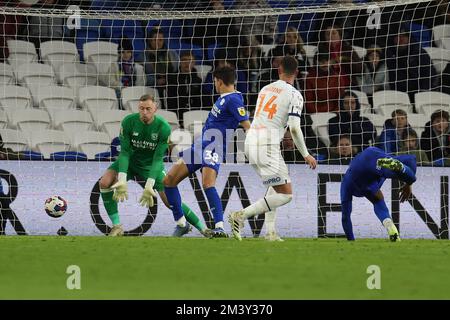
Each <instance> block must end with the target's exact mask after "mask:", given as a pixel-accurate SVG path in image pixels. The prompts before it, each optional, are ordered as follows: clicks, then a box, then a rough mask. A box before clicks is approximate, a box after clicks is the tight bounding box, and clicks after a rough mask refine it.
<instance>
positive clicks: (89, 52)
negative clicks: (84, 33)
mask: <svg viewBox="0 0 450 320" xmlns="http://www.w3.org/2000/svg"><path fill="white" fill-rule="evenodd" d="M83 54H84V61H86V63H91V64H92V65H94V66H95V68H96V69H97V73H99V74H100V73H105V72H107V71H108V69H109V67H110V66H111V63H113V62H115V61H117V59H118V56H119V53H118V45H117V44H116V43H112V42H108V41H93V42H86V43H85V44H84V45H83Z"/></svg>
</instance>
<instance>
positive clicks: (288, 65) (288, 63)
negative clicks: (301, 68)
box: [280, 56, 298, 76]
mask: <svg viewBox="0 0 450 320" xmlns="http://www.w3.org/2000/svg"><path fill="white" fill-rule="evenodd" d="M280 65H281V66H282V67H283V71H284V73H286V74H287V75H290V76H291V75H294V74H295V72H296V71H297V69H298V62H297V59H295V58H294V57H292V56H284V57H283V59H282V60H281V64H280Z"/></svg>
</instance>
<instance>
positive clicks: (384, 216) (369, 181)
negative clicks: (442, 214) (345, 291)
mask: <svg viewBox="0 0 450 320" xmlns="http://www.w3.org/2000/svg"><path fill="white" fill-rule="evenodd" d="M415 174H416V156H414V155H401V156H389V155H388V154H386V153H385V152H384V151H383V150H381V149H378V148H375V147H370V148H367V149H365V150H364V151H363V152H361V153H360V154H358V155H357V156H356V157H355V158H354V159H353V161H352V162H351V163H350V166H349V167H348V169H347V172H346V173H345V175H344V178H343V180H342V183H341V204H342V226H343V228H344V232H345V235H346V236H347V239H348V240H355V236H354V235H353V227H352V220H351V219H350V215H351V213H352V197H353V196H355V197H366V198H367V199H368V200H369V201H370V202H372V204H373V208H374V210H375V214H376V215H377V217H378V219H380V221H381V223H382V224H383V225H384V227H385V228H386V230H387V232H388V234H389V239H390V240H391V241H397V240H399V241H400V237H399V233H398V230H397V228H396V227H395V225H394V223H393V222H392V219H391V216H390V215H389V210H388V208H387V206H386V203H385V202H384V197H383V193H382V192H381V190H380V189H381V186H382V185H383V183H384V181H385V180H386V179H387V178H390V179H399V180H401V181H403V182H405V185H404V186H403V187H402V191H401V193H400V202H404V201H405V200H407V199H408V198H409V197H410V196H411V185H412V184H413V183H414V182H415V181H416V175H415Z"/></svg>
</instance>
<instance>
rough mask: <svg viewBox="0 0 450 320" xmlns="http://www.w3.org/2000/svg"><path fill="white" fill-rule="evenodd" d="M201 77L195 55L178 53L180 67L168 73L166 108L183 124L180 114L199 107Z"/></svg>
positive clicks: (187, 52) (200, 104) (200, 103)
mask: <svg viewBox="0 0 450 320" xmlns="http://www.w3.org/2000/svg"><path fill="white" fill-rule="evenodd" d="M201 93H202V79H200V77H199V76H198V75H197V70H196V69H195V57H194V55H193V54H192V52H190V51H184V52H182V53H181V55H180V69H179V71H178V73H176V74H169V75H168V87H167V110H169V111H174V112H176V113H177V115H178V119H180V124H181V126H183V122H182V115H183V113H184V112H186V111H189V110H199V109H201V106H202V102H201Z"/></svg>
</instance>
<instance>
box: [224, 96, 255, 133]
mask: <svg viewBox="0 0 450 320" xmlns="http://www.w3.org/2000/svg"><path fill="white" fill-rule="evenodd" d="M227 107H228V110H230V112H231V114H232V115H233V117H234V118H235V119H236V120H237V121H239V124H240V125H241V126H242V128H244V130H245V132H247V131H248V129H250V121H249V115H248V111H247V110H246V109H245V107H244V106H243V103H242V102H241V101H239V100H238V99H233V100H231V101H230V102H229V104H228V106H227Z"/></svg>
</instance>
